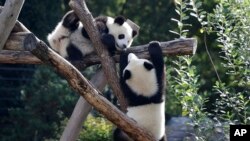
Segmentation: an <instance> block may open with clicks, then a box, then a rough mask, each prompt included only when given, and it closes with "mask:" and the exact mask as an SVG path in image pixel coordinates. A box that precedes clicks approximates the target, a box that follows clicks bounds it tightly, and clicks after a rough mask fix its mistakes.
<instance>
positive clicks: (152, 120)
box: [113, 42, 166, 141]
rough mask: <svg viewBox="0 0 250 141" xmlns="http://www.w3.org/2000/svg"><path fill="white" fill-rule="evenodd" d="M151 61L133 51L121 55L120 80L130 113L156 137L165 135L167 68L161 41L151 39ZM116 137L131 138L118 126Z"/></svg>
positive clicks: (117, 140) (122, 140)
mask: <svg viewBox="0 0 250 141" xmlns="http://www.w3.org/2000/svg"><path fill="white" fill-rule="evenodd" d="M148 51H149V54H150V58H151V61H149V60H146V59H139V58H138V57H137V56H136V55H135V54H133V53H129V54H128V53H123V54H121V56H120V84H121V88H122V91H123V93H124V95H125V97H126V98H127V101H128V108H127V111H128V112H127V115H128V116H129V117H131V118H132V119H134V120H135V121H136V122H137V123H138V124H139V125H140V126H142V127H144V128H145V129H146V130H147V131H148V132H150V133H151V134H152V135H153V136H154V137H155V138H156V139H157V140H159V141H166V136H165V115H164V113H165V71H164V61H163V55H162V50H161V47H160V44H159V42H151V43H150V45H149V47H148ZM113 137H114V141H132V139H131V138H129V137H128V136H127V135H126V134H125V133H124V132H123V131H121V130H120V129H119V128H116V129H115V131H114V135H113Z"/></svg>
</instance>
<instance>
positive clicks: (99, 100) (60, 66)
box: [24, 34, 155, 141]
mask: <svg viewBox="0 0 250 141" xmlns="http://www.w3.org/2000/svg"><path fill="white" fill-rule="evenodd" d="M24 44H25V45H24V47H25V49H26V50H27V51H30V52H31V53H32V54H33V55H35V56H36V57H38V58H39V59H40V60H42V61H43V62H44V63H45V64H47V65H49V66H52V67H53V68H55V69H56V71H57V72H58V73H59V74H60V75H61V76H63V77H64V78H65V79H66V80H67V81H68V83H69V85H70V86H71V88H73V90H74V91H75V92H76V93H78V94H80V95H81V96H83V97H84V98H85V100H87V101H88V102H89V103H90V104H91V105H92V106H93V107H94V108H95V109H96V110H97V111H99V112H100V113H101V114H103V115H104V116H105V117H106V118H107V119H108V120H110V121H111V122H113V123H114V124H115V125H117V126H118V127H119V128H122V129H123V130H124V131H125V132H126V133H127V134H128V135H129V136H130V137H132V138H133V139H135V140H136V141H153V140H155V139H154V138H153V137H152V135H151V134H150V133H145V132H144V131H145V130H144V129H143V128H142V127H139V126H138V125H137V123H136V122H135V121H134V120H132V119H131V118H129V117H128V116H127V115H125V114H124V113H123V112H121V111H120V110H119V109H117V108H116V107H115V106H113V104H112V103H110V102H109V101H108V100H107V99H106V98H105V97H103V96H102V94H101V93H100V92H99V91H98V90H96V89H94V87H93V86H92V84H91V83H89V81H88V80H87V79H86V78H85V77H84V76H83V75H82V74H81V72H80V71H78V70H77V69H76V68H75V67H74V66H73V65H72V64H70V63H69V62H68V61H66V60H65V59H64V58H62V57H61V56H60V55H58V54H57V53H55V52H54V51H53V50H52V49H50V48H49V47H48V46H47V45H46V44H45V43H44V42H42V41H38V40H37V38H36V37H35V36H34V35H33V34H30V35H29V36H27V37H26V39H25V40H24Z"/></svg>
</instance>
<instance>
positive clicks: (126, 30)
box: [106, 17, 133, 50]
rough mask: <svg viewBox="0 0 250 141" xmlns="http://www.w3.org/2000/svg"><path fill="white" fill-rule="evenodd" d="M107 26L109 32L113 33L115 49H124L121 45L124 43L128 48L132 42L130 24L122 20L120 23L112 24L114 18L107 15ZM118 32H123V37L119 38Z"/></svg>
mask: <svg viewBox="0 0 250 141" xmlns="http://www.w3.org/2000/svg"><path fill="white" fill-rule="evenodd" d="M106 25H107V27H108V29H109V34H111V35H113V36H114V38H115V41H116V48H117V50H122V49H124V48H123V46H124V45H125V46H126V48H129V47H130V46H131V44H132V42H133V35H132V31H133V29H132V28H131V26H130V25H129V24H128V23H127V22H124V23H123V24H122V25H118V24H114V19H113V18H111V17H107V24H106ZM119 34H124V35H125V38H123V39H119V38H118V36H119Z"/></svg>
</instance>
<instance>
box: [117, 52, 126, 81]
mask: <svg viewBox="0 0 250 141" xmlns="http://www.w3.org/2000/svg"><path fill="white" fill-rule="evenodd" d="M127 65H128V53H127V52H122V53H121V55H120V65H119V66H120V77H121V78H122V77H123V76H122V75H123V70H124V69H125V67H126V66H127ZM120 80H123V79H120Z"/></svg>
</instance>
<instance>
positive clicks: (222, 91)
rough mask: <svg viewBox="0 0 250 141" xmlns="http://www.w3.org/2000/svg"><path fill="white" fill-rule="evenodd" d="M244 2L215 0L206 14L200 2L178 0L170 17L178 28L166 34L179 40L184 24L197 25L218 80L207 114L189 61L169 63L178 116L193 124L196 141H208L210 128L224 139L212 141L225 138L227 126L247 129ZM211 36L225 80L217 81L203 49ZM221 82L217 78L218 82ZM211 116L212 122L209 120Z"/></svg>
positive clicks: (249, 117)
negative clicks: (174, 14)
mask: <svg viewBox="0 0 250 141" xmlns="http://www.w3.org/2000/svg"><path fill="white" fill-rule="evenodd" d="M249 7H250V3H249V2H245V1H228V0H221V2H220V4H218V5H217V6H216V8H215V9H214V11H213V13H210V14H208V15H206V13H205V12H204V11H203V10H202V9H201V3H200V2H197V1H196V0H185V1H181V0H179V1H178V2H177V8H176V12H177V13H178V15H179V19H172V20H173V21H175V22H176V23H177V25H178V29H179V30H178V31H177V32H175V31H171V32H172V33H174V34H177V35H178V36H179V37H181V38H183V37H186V36H187V35H188V34H187V33H188V28H189V24H188V19H189V18H190V16H193V17H195V18H196V19H197V20H198V21H199V22H200V23H201V27H202V28H201V30H200V32H201V33H203V34H204V36H203V37H204V40H205V47H206V51H207V54H208V56H209V57H210V60H211V64H212V65H213V67H214V71H215V72H216V74H217V78H218V81H216V82H215V83H214V86H213V89H212V90H210V92H211V93H213V94H214V97H215V100H214V101H213V100H211V99H210V102H214V103H213V106H214V107H213V112H211V113H208V112H207V111H206V109H204V107H205V105H204V104H205V102H206V101H208V97H207V96H208V95H207V94H206V93H204V94H203V95H201V94H200V95H198V89H199V85H198V80H199V79H198V76H197V74H196V68H195V67H194V66H192V65H190V64H191V61H192V60H191V59H192V58H190V57H179V60H177V61H174V64H176V66H175V72H176V73H177V75H174V77H173V78H175V80H172V81H171V80H170V82H172V83H171V84H172V85H173V89H174V90H175V91H174V92H175V94H176V95H177V99H179V100H180V103H181V104H182V110H183V111H182V114H184V115H188V116H189V117H191V118H192V119H193V122H194V127H196V137H197V139H198V140H208V138H209V136H210V135H212V132H214V129H215V128H220V129H222V132H224V133H226V136H224V137H222V138H220V139H217V140H226V138H227V136H228V134H229V124H249V123H250V108H249V107H250V104H249V101H250V99H249V90H250V87H249V82H250V81H249V80H250V79H249V78H250V65H249V64H250V62H249V61H250V58H249V55H250V50H249V46H250V38H249V37H250V36H249V34H250V31H249V30H250V28H249V27H250V25H249V23H250V18H249V13H250V8H249ZM207 33H209V34H210V35H211V34H213V33H216V35H217V44H218V47H219V49H220V50H221V52H220V57H221V58H222V59H223V61H222V62H221V64H222V67H223V69H221V71H224V74H225V75H227V76H226V77H221V76H220V75H219V74H218V72H217V69H216V67H215V64H214V61H213V57H212V55H210V52H209V51H208V46H207V39H206V34H207ZM221 78H223V79H221ZM209 117H212V120H211V119H209Z"/></svg>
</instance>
